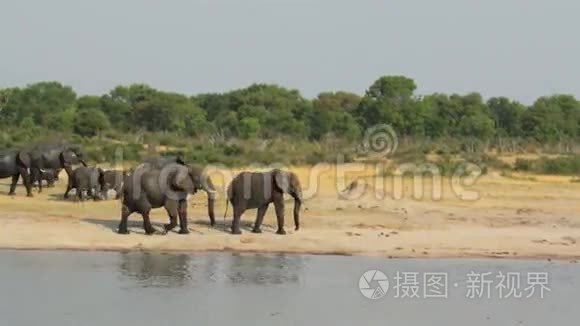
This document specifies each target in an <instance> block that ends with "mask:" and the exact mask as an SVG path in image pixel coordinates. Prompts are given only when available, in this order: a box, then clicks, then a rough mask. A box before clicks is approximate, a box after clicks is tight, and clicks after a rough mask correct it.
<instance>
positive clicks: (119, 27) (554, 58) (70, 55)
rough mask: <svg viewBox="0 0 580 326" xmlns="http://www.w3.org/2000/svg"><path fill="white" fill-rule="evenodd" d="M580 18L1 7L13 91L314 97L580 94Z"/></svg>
mask: <svg viewBox="0 0 580 326" xmlns="http://www.w3.org/2000/svg"><path fill="white" fill-rule="evenodd" d="M579 12H580V2H579V1H573V0H550V1H547V0H527V1H524V0H517V1H516V0H486V1H482V0H481V1H473V0H437V1H427V0H425V1H417V0H344V1H342V0H328V1H323V0H197V1H186V0H182V1H180V0H167V1H154V0H99V1H94V0H93V1H90V0H51V1H44V0H36V1H33V0H0V87H7V86H23V85H25V84H28V83H32V82H35V81H40V80H58V81H61V82H63V83H66V84H68V85H71V86H73V87H74V88H75V89H76V90H77V92H79V93H80V94H101V93H104V92H107V91H108V90H110V89H111V88H113V87H114V86H116V85H118V84H127V83H133V82H144V83H148V84H150V85H152V86H153V87H157V88H161V89H165V90H171V91H177V92H182V93H187V94H195V93H200V92H210V91H225V90H229V89H233V88H240V87H244V86H248V85H249V84H251V83H253V82H268V83H278V84H281V85H282V86H285V87H290V88H296V89H299V90H300V91H301V92H302V93H303V94H304V95H305V96H307V97H313V96H315V95H316V94H318V93H319V92H321V91H327V90H347V91H353V92H356V93H361V94H362V93H363V92H364V90H365V89H366V88H367V87H368V86H369V85H370V84H371V83H372V82H373V81H374V80H375V79H376V78H378V77H379V76H381V75H392V74H396V75H398V74H403V75H406V76H409V77H412V78H414V79H415V80H416V82H417V84H418V85H419V93H421V94H427V93H432V92H446V93H452V92H458V93H466V92H470V91H478V92H481V93H482V94H483V95H484V96H486V97H489V96H496V95H498V96H499V95H504V96H509V97H512V98H515V99H518V100H520V101H523V102H525V103H530V102H532V101H533V100H534V99H535V98H537V97H538V96H541V95H549V94H553V93H569V94H574V95H576V96H577V97H579V98H580V64H579V60H580V42H579V41H578V40H579V39H580V36H579V35H578V32H580V15H579Z"/></svg>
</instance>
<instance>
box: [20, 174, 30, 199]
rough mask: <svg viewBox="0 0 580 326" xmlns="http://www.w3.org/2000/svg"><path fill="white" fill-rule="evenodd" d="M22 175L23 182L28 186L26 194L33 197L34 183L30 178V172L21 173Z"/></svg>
mask: <svg viewBox="0 0 580 326" xmlns="http://www.w3.org/2000/svg"><path fill="white" fill-rule="evenodd" d="M21 175H22V182H23V183H24V187H26V196H28V197H32V184H31V180H30V174H29V173H28V172H24V173H21Z"/></svg>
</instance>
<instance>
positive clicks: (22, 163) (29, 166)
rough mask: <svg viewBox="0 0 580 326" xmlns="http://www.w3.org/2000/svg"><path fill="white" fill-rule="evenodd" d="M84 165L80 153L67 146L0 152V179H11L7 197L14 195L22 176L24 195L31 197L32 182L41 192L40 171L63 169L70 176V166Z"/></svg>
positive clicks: (36, 147)
mask: <svg viewBox="0 0 580 326" xmlns="http://www.w3.org/2000/svg"><path fill="white" fill-rule="evenodd" d="M74 164H82V165H84V166H86V163H85V162H84V161H83V159H82V155H81V153H80V151H79V150H78V149H76V148H74V147H72V146H68V145H37V146H35V147H33V148H32V149H29V150H11V151H4V152H0V178H8V177H12V184H11V185H10V192H9V195H14V193H15V190H16V184H17V183H18V179H19V178H20V176H22V179H23V183H24V186H25V187H26V194H27V196H28V197H32V180H35V181H36V182H38V191H39V192H42V181H41V175H42V170H48V169H65V170H66V172H67V174H68V175H69V177H70V175H71V173H72V165H74Z"/></svg>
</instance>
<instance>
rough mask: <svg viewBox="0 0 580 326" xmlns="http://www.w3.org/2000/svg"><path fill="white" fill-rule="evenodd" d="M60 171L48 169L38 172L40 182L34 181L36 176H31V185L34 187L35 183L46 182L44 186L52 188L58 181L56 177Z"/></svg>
mask: <svg viewBox="0 0 580 326" xmlns="http://www.w3.org/2000/svg"><path fill="white" fill-rule="evenodd" d="M60 171H61V169H48V170H40V180H36V178H38V177H39V176H38V174H33V175H32V176H31V179H30V181H31V183H32V185H34V183H35V182H42V181H46V186H47V187H49V188H52V187H54V183H55V182H56V181H57V180H58V175H59V173H60Z"/></svg>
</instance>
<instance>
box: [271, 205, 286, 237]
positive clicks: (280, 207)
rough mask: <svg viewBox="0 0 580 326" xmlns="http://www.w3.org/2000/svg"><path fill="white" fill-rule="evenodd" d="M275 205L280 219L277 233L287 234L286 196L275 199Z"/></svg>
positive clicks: (277, 216) (277, 217)
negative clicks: (285, 226) (285, 228)
mask: <svg viewBox="0 0 580 326" xmlns="http://www.w3.org/2000/svg"><path fill="white" fill-rule="evenodd" d="M274 207H275V208H276V219H277V220H278V231H276V233H277V234H282V235H283V234H286V231H284V198H279V199H276V200H274Z"/></svg>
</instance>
